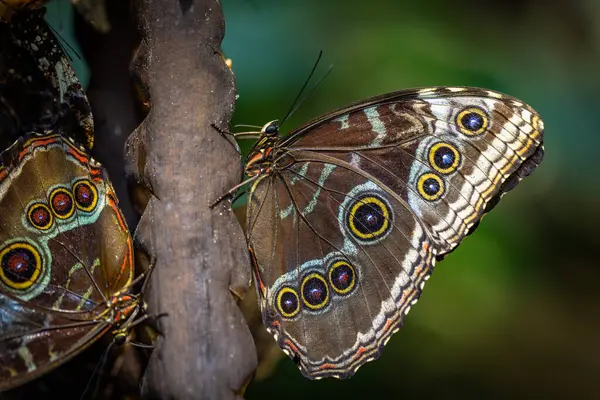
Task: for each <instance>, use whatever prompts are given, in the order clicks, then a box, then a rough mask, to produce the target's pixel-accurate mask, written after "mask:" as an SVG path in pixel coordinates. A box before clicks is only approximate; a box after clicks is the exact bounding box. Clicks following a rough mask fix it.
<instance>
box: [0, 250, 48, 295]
mask: <svg viewBox="0 0 600 400" xmlns="http://www.w3.org/2000/svg"><path fill="white" fill-rule="evenodd" d="M41 271H42V258H41V257H40V253H39V252H38V251H37V249H36V248H35V247H33V246H32V245H30V244H29V243H25V242H16V243H13V244H11V245H9V246H7V247H5V248H4V249H2V251H0V280H2V282H3V283H4V284H5V285H7V286H8V287H9V288H12V289H16V290H25V289H28V288H29V287H31V285H33V284H34V283H35V282H36V281H37V279H38V278H39V276H40V273H41Z"/></svg>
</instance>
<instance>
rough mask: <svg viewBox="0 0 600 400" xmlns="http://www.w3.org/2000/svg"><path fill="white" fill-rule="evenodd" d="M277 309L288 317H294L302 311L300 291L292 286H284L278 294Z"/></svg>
mask: <svg viewBox="0 0 600 400" xmlns="http://www.w3.org/2000/svg"><path fill="white" fill-rule="evenodd" d="M277 309H278V310H279V312H280V313H281V315H283V316H284V317H286V318H293V317H295V316H296V314H298V312H299V311H300V300H299V299H298V293H296V291H295V290H294V289H292V288H290V287H283V288H281V289H280V290H279V293H278V294H277Z"/></svg>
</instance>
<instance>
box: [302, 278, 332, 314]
mask: <svg viewBox="0 0 600 400" xmlns="http://www.w3.org/2000/svg"><path fill="white" fill-rule="evenodd" d="M301 292H302V300H304V304H305V305H306V306H307V307H308V308H310V309H311V310H320V309H321V308H323V307H325V305H327V302H328V301H329V289H327V281H326V280H325V278H323V277H322V276H321V275H320V274H318V273H316V272H313V273H311V274H308V275H307V276H306V277H305V278H304V279H303V280H302V288H301Z"/></svg>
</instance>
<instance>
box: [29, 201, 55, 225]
mask: <svg viewBox="0 0 600 400" xmlns="http://www.w3.org/2000/svg"><path fill="white" fill-rule="evenodd" d="M27 218H28V220H29V223H30V224H31V225H33V226H34V227H36V228H37V229H40V230H43V231H45V230H48V229H50V227H51V226H52V214H51V213H50V209H49V208H48V206H46V205H45V204H42V203H35V204H32V205H31V206H30V207H29V211H27Z"/></svg>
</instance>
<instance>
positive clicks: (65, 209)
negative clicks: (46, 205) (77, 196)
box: [50, 188, 75, 219]
mask: <svg viewBox="0 0 600 400" xmlns="http://www.w3.org/2000/svg"><path fill="white" fill-rule="evenodd" d="M50 205H51V206H52V211H54V214H55V215H56V216H57V217H58V218H61V219H67V218H69V217H70V216H71V215H73V210H74V209H75V206H74V205H73V196H72V195H71V193H70V192H69V191H68V190H66V189H63V188H58V189H54V190H53V191H52V193H50Z"/></svg>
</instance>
